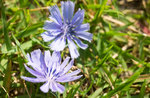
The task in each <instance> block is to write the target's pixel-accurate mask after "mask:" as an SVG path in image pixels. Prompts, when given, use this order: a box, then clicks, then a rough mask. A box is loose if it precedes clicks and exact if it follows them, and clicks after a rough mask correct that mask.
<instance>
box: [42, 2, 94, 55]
mask: <svg viewBox="0 0 150 98" xmlns="http://www.w3.org/2000/svg"><path fill="white" fill-rule="evenodd" d="M74 7H75V4H74V3H73V2H71V1H66V2H61V9H62V16H63V18H62V17H61V14H60V11H59V8H58V6H57V5H55V6H53V7H51V8H49V11H50V13H51V15H50V17H49V18H50V19H51V21H46V22H45V25H44V28H43V29H45V30H46V32H44V33H42V34H41V36H42V38H43V40H44V41H45V42H48V41H52V40H53V41H52V43H51V44H50V45H49V46H50V48H51V49H52V50H55V51H62V50H63V49H64V48H65V46H66V44H67V45H68V47H69V51H70V55H71V57H72V58H77V57H78V56H79V53H78V50H77V47H76V44H77V45H78V46H79V47H80V48H82V49H86V48H87V47H88V45H87V44H84V43H82V41H81V40H80V39H79V38H81V39H83V40H87V41H89V42H91V40H92V36H93V35H92V34H91V33H89V32H87V31H88V30H89V24H88V23H86V24H82V22H83V20H84V10H81V9H78V11H77V12H76V13H75V14H74V16H73V13H74ZM74 42H75V43H76V44H75V43H74Z"/></svg>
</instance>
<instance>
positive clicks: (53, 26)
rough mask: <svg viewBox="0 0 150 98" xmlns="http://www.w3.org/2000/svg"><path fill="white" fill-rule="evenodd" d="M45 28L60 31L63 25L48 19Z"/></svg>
mask: <svg viewBox="0 0 150 98" xmlns="http://www.w3.org/2000/svg"><path fill="white" fill-rule="evenodd" d="M43 29H44V30H47V31H60V29H61V26H60V25H58V24H56V23H55V22H51V21H46V22H45V24H44V27H43Z"/></svg>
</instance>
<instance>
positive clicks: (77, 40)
mask: <svg viewBox="0 0 150 98" xmlns="http://www.w3.org/2000/svg"><path fill="white" fill-rule="evenodd" d="M73 39H74V41H75V42H76V43H77V45H78V46H79V47H80V48H82V49H86V48H87V47H88V45H87V44H84V43H82V41H81V40H80V39H78V38H76V37H73Z"/></svg>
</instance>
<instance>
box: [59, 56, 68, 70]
mask: <svg viewBox="0 0 150 98" xmlns="http://www.w3.org/2000/svg"><path fill="white" fill-rule="evenodd" d="M69 59H70V57H66V59H65V60H64V61H63V63H62V64H61V65H60V67H61V69H62V70H63V69H64V67H65V66H66V65H67V64H68V62H69Z"/></svg>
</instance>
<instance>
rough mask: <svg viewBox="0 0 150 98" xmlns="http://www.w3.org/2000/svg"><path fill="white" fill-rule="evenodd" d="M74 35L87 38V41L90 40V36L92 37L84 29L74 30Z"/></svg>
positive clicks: (91, 35)
mask: <svg viewBox="0 0 150 98" xmlns="http://www.w3.org/2000/svg"><path fill="white" fill-rule="evenodd" d="M75 35H76V36H77V37H80V38H81V39H84V40H87V41H89V42H91V40H92V37H93V34H91V33H89V32H84V31H81V32H76V33H75Z"/></svg>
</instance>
